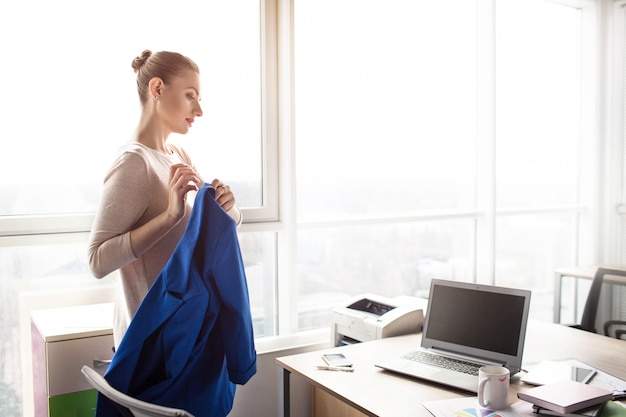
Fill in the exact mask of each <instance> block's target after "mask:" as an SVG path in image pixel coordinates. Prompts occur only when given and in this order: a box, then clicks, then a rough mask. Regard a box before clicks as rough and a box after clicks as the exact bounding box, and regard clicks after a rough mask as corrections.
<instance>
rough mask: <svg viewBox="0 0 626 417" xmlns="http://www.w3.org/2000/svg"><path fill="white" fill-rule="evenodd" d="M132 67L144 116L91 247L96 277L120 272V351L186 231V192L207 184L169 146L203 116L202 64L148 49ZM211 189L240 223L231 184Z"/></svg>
mask: <svg viewBox="0 0 626 417" xmlns="http://www.w3.org/2000/svg"><path fill="white" fill-rule="evenodd" d="M132 67H133V69H134V70H135V72H136V73H137V90H138V93H139V99H140V102H141V106H142V112H141V117H140V119H139V125H138V127H137V130H136V131H135V134H134V137H133V138H132V139H131V140H130V142H129V143H127V144H126V145H124V146H123V147H122V148H121V149H120V152H119V156H118V157H117V159H116V161H115V162H114V164H113V166H112V167H111V169H110V170H109V172H108V173H107V175H106V177H105V179H104V188H103V193H102V197H101V200H100V204H99V208H98V211H97V213H96V217H95V220H94V224H93V227H92V230H91V235H90V239H89V248H88V256H89V267H90V269H91V271H92V273H93V274H94V276H96V277H97V278H102V277H104V276H106V275H108V274H109V273H111V272H113V271H115V270H117V269H119V271H120V280H121V293H120V294H118V297H117V300H116V303H115V317H114V323H113V335H114V339H115V346H118V345H119V342H120V341H121V339H122V336H123V335H124V332H125V331H126V329H127V327H128V324H129V322H130V320H131V319H132V317H133V315H134V314H135V312H136V311H137V308H138V307H139V305H140V304H141V301H142V300H143V298H144V296H145V295H146V293H147V292H148V289H149V288H150V286H151V285H152V283H153V282H154V280H155V278H156V277H157V275H158V274H159V272H160V271H161V269H162V268H163V267H164V266H165V264H166V263H167V261H168V259H169V257H170V255H171V254H172V252H173V250H174V248H175V247H176V245H177V243H178V241H179V240H180V238H181V236H182V235H183V232H184V231H185V227H186V225H187V221H188V219H189V214H190V212H191V204H192V203H193V196H188V195H187V194H188V193H190V192H191V193H195V191H197V190H198V189H199V187H200V186H201V185H202V183H203V181H202V179H201V178H200V176H199V175H198V173H197V172H196V170H195V169H194V167H193V164H192V163H191V160H190V158H189V156H188V155H187V154H186V153H185V151H184V150H183V149H181V148H180V147H177V146H174V145H172V144H169V143H168V137H169V135H170V134H171V133H178V134H186V133H187V132H188V131H189V129H190V128H191V127H192V125H193V123H194V120H195V119H196V118H197V117H200V116H202V108H201V107H200V81H199V69H198V66H197V65H196V64H195V63H194V62H193V61H192V60H190V59H189V58H187V57H185V56H183V55H181V54H178V53H175V52H166V51H162V52H157V53H154V54H153V53H152V52H151V51H149V50H146V51H144V52H143V53H142V54H141V56H139V57H137V58H135V60H134V61H133V63H132ZM211 184H212V185H213V187H214V188H215V189H216V195H215V197H216V200H217V202H218V203H219V204H220V205H221V206H222V208H223V209H224V210H225V211H226V212H228V213H229V214H230V216H231V217H233V218H234V219H235V221H236V222H237V224H240V223H241V220H242V218H241V212H240V211H239V209H238V208H237V206H236V204H235V202H236V201H235V196H234V195H233V193H232V192H231V190H230V187H229V186H227V185H224V184H222V182H221V181H219V180H217V179H215V180H213V182H212V183H211Z"/></svg>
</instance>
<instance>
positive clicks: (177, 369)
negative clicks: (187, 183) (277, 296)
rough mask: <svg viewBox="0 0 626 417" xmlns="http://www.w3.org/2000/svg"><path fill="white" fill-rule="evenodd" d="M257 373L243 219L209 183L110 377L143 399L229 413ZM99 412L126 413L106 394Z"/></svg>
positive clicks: (199, 415)
mask: <svg viewBox="0 0 626 417" xmlns="http://www.w3.org/2000/svg"><path fill="white" fill-rule="evenodd" d="M255 373H256V351H255V347H254V335H253V331H252V317H251V314H250V302H249V298H248V287H247V283H246V276H245V272H244V266H243V261H242V259H241V252H240V248H239V241H238V239H237V233H236V225H235V222H234V221H233V219H232V218H231V217H230V216H229V215H228V214H226V212H224V210H223V209H222V208H221V207H220V205H219V204H217V202H216V201H215V190H214V189H213V188H212V187H211V186H210V185H208V184H205V185H204V186H203V187H202V188H201V189H200V191H199V192H198V194H197V196H196V200H195V203H194V207H193V210H192V213H191V217H190V219H189V223H188V225H187V229H186V231H185V234H184V235H183V237H182V238H181V240H180V242H179V244H178V246H177V247H176V249H175V250H174V253H173V254H172V256H171V258H170V259H169V261H168V263H167V265H166V266H165V267H164V268H163V270H162V271H161V273H160V274H159V276H158V277H157V278H156V280H155V282H154V284H153V286H152V287H151V288H150V290H149V291H148V294H147V295H146V297H145V299H144V301H143V302H142V304H141V305H140V307H139V309H138V310H137V313H136V314H135V316H134V317H133V320H132V321H131V323H130V326H129V327H128V330H127V331H126V333H125V335H124V338H123V339H122V341H121V343H120V345H119V347H118V349H117V351H116V353H115V355H114V357H113V361H112V363H111V365H110V366H109V369H108V371H107V372H106V374H105V378H106V380H107V381H108V382H109V383H110V384H111V385H112V386H113V387H114V388H116V389H118V390H119V391H121V392H125V393H127V394H128V395H131V396H133V397H135V398H139V399H141V400H144V401H148V402H151V403H155V404H159V405H164V406H168V407H175V408H182V409H185V410H187V411H188V412H190V413H192V414H193V415H195V416H196V417H203V416H206V417H220V416H226V415H227V414H228V413H229V412H230V410H231V408H232V404H233V398H234V395H235V384H245V383H246V382H247V381H248V380H249V379H250V378H251V377H252V376H253V375H254V374H255ZM96 415H97V416H101V417H111V416H119V415H120V414H119V413H118V412H117V410H116V409H115V408H114V406H113V404H112V403H111V402H110V400H108V399H107V398H106V397H104V396H102V395H99V396H98V406H97V412H96Z"/></svg>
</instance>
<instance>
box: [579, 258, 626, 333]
mask: <svg viewBox="0 0 626 417" xmlns="http://www.w3.org/2000/svg"><path fill="white" fill-rule="evenodd" d="M616 285H622V286H624V288H625V289H626V270H625V271H622V270H619V269H609V268H598V270H597V271H596V275H595V276H594V278H593V281H592V283H591V288H590V289H589V295H588V296H587V301H586V302H585V308H584V310H583V315H582V318H581V320H580V324H576V325H573V326H572V327H574V328H577V329H581V330H585V331H588V332H593V333H599V332H598V328H599V327H601V328H602V329H601V330H603V332H604V335H605V336H610V337H616V338H618V339H621V338H622V336H626V320H623V319H622V318H619V317H618V318H615V317H611V315H612V313H611V309H610V307H611V306H610V305H607V304H606V303H603V301H604V300H606V299H608V297H610V296H611V295H612V293H613V288H614V286H616ZM605 293H606V294H605ZM625 295H626V293H625ZM609 304H610V303H609ZM599 313H601V314H599ZM600 317H606V318H608V320H606V321H605V322H604V323H597V320H598V319H599V318H600ZM611 332H612V334H611Z"/></svg>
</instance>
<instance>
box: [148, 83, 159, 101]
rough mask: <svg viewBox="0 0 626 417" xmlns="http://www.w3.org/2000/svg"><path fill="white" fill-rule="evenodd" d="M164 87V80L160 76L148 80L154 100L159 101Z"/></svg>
mask: <svg viewBox="0 0 626 417" xmlns="http://www.w3.org/2000/svg"><path fill="white" fill-rule="evenodd" d="M162 89H163V80H162V79H160V78H159V77H154V78H152V79H151V80H150V82H148V90H149V91H150V96H151V97H152V100H154V101H157V100H158V99H159V97H161V90H162Z"/></svg>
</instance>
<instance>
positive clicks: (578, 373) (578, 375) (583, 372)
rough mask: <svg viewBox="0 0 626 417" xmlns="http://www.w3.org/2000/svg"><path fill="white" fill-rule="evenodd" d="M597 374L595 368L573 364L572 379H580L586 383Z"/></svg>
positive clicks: (579, 380)
mask: <svg viewBox="0 0 626 417" xmlns="http://www.w3.org/2000/svg"><path fill="white" fill-rule="evenodd" d="M595 374H596V371H595V370H593V369H585V368H578V367H577V366H572V380H573V381H578V382H582V383H583V384H586V383H587V382H589V381H590V380H591V378H593V376H594V375H595Z"/></svg>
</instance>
